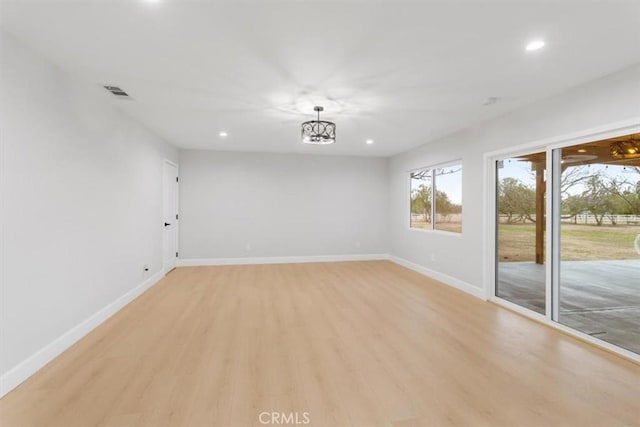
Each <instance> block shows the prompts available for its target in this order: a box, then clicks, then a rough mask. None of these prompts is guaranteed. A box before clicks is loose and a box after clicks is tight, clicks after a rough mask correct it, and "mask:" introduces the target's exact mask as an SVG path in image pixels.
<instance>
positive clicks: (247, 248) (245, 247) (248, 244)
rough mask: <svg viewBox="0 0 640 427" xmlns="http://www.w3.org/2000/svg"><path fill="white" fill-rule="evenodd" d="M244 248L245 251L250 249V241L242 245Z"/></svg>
mask: <svg viewBox="0 0 640 427" xmlns="http://www.w3.org/2000/svg"><path fill="white" fill-rule="evenodd" d="M244 250H245V251H247V252H249V251H251V242H247V244H246V245H244Z"/></svg>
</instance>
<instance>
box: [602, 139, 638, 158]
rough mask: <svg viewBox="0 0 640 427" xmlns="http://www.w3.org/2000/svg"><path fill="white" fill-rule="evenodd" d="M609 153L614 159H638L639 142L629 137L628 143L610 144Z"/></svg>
mask: <svg viewBox="0 0 640 427" xmlns="http://www.w3.org/2000/svg"><path fill="white" fill-rule="evenodd" d="M609 148H610V153H611V157H612V158H614V159H638V158H640V141H639V140H634V139H633V137H630V138H629V140H628V141H619V142H614V143H612V144H611V146H610V147H609Z"/></svg>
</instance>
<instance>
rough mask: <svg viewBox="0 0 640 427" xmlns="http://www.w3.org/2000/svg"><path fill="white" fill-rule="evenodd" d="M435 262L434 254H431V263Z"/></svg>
mask: <svg viewBox="0 0 640 427" xmlns="http://www.w3.org/2000/svg"><path fill="white" fill-rule="evenodd" d="M435 261H436V254H433V253H432V254H431V262H435Z"/></svg>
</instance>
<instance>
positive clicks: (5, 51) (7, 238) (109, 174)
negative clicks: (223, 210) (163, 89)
mask: <svg viewBox="0 0 640 427" xmlns="http://www.w3.org/2000/svg"><path fill="white" fill-rule="evenodd" d="M0 53H1V57H0V58H1V72H2V75H1V83H0V99H1V100H2V101H1V112H0V117H1V123H2V129H1V132H2V133H1V144H2V148H1V150H2V151H1V153H0V154H1V175H2V178H1V180H2V181H1V182H2V187H1V190H2V193H1V196H2V197H1V200H2V218H1V219H0V221H1V224H2V239H1V241H2V257H1V262H2V265H1V266H0V267H1V268H0V270H1V283H0V373H1V374H3V381H5V382H12V384H8V383H7V384H3V389H6V387H10V386H12V385H15V384H13V382H15V381H16V380H19V379H20V378H19V377H20V376H22V375H25V374H28V373H29V372H28V371H29V370H30V369H33V368H37V367H38V366H37V364H38V363H40V362H42V360H43V359H42V358H41V360H39V361H38V360H36V361H33V360H32V361H31V362H29V363H31V364H30V365H29V366H26V365H24V364H23V365H20V366H18V365H19V364H21V362H24V361H25V360H26V359H28V358H29V357H30V356H33V355H34V354H36V353H37V352H38V351H39V350H41V349H43V348H44V347H45V346H47V345H49V344H51V343H52V342H54V340H56V339H58V338H59V337H61V336H62V335H63V334H65V333H66V332H67V331H69V330H71V329H72V328H74V327H76V326H77V325H79V324H80V323H81V322H83V321H84V320H85V319H87V318H89V317H90V316H92V315H94V314H95V313H96V312H98V311H99V310H101V309H103V308H104V307H105V306H107V305H108V304H110V303H112V302H114V301H115V300H117V299H118V298H120V297H122V296H123V295H124V294H125V293H127V292H129V291H131V290H132V289H134V288H135V287H136V286H138V285H140V284H141V283H143V281H144V280H145V279H146V278H149V277H151V275H153V274H154V273H156V272H159V271H160V268H161V262H162V260H161V249H162V222H161V221H162V197H161V196H162V193H161V189H162V188H161V186H162V163H163V158H165V157H166V158H171V159H174V160H177V151H176V150H175V149H173V148H170V147H169V146H168V145H167V144H165V143H164V142H163V141H161V140H160V139H159V138H157V137H156V136H154V135H152V134H151V133H149V132H148V131H147V130H145V129H144V128H142V127H140V126H139V125H137V124H136V123H134V122H133V121H131V120H129V119H128V118H127V117H125V116H124V115H122V114H121V113H119V112H118V111H117V110H115V109H114V108H113V107H112V106H109V104H108V103H106V99H105V98H104V96H103V94H102V93H101V92H100V88H99V87H97V86H96V87H91V86H86V85H81V84H77V83H76V82H74V81H72V79H71V78H70V77H69V76H68V75H67V74H65V72H64V71H62V70H60V69H59V68H57V67H56V66H55V65H53V64H52V63H50V62H48V61H47V60H45V59H44V58H42V57H40V56H38V55H37V54H35V53H34V52H33V51H31V50H29V49H28V48H25V47H24V46H23V45H21V44H20V43H19V42H17V41H16V40H15V39H13V38H12V37H11V36H10V35H8V34H6V33H0ZM144 264H148V265H149V266H150V270H151V271H150V272H149V273H147V274H144V273H143V265H144ZM67 338H68V336H67ZM50 350H51V349H50ZM53 350H55V348H54V349H53ZM53 350H51V351H53ZM51 351H49V353H48V354H49V355H51V354H53V353H51ZM18 371H19V372H18ZM4 374H7V375H8V376H7V375H4ZM9 376H11V378H9Z"/></svg>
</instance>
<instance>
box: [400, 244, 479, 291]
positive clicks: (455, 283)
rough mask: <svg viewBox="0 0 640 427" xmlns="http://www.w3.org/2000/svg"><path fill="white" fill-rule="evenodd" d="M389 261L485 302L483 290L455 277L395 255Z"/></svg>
mask: <svg viewBox="0 0 640 427" xmlns="http://www.w3.org/2000/svg"><path fill="white" fill-rule="evenodd" d="M389 260H390V261H392V262H395V263H396V264H398V265H401V266H403V267H407V268H408V269H411V270H413V271H416V272H418V273H420V274H423V275H425V276H427V277H430V278H432V279H435V280H437V281H439V282H442V283H444V284H446V285H449V286H452V287H454V288H456V289H460V290H461V291H464V292H466V293H468V294H471V295H473V296H474V297H477V298H480V299H481V300H486V296H485V292H484V289H482V288H478V287H477V286H473V285H471V284H469V283H467V282H465V281H463V280H460V279H456V278H455V277H451V276H449V275H447V274H444V273H440V272H439V271H435V270H431V269H429V268H427V267H423V266H422V265H419V264H416V263H414V262H411V261H407V260H406V259H404V258H400V257H397V256H395V255H390V256H389Z"/></svg>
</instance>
